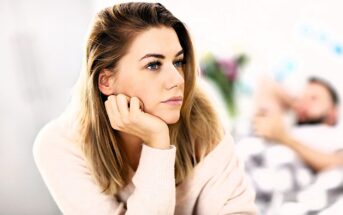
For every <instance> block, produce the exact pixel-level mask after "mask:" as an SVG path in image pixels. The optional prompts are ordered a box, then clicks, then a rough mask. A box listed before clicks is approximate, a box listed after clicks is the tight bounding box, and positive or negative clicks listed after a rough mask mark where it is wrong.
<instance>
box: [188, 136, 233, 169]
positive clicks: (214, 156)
mask: <svg viewBox="0 0 343 215" xmlns="http://www.w3.org/2000/svg"><path fill="white" fill-rule="evenodd" d="M235 159H236V155H235V146H234V140H233V138H232V136H231V134H230V133H229V132H225V133H224V135H223V136H222V138H221V140H220V141H219V142H217V143H216V144H214V145H213V147H212V149H211V150H210V151H209V152H208V153H207V155H206V156H205V157H204V158H203V159H202V160H201V161H200V162H199V163H198V164H197V165H196V166H195V169H194V170H195V171H196V172H197V171H205V172H206V175H211V174H215V172H217V171H221V169H222V168H225V166H227V165H229V164H230V163H232V162H233V161H234V160H235ZM213 167H217V168H213ZM221 167H222V168H221Z"/></svg>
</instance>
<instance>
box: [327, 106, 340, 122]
mask: <svg viewBox="0 0 343 215" xmlns="http://www.w3.org/2000/svg"><path fill="white" fill-rule="evenodd" d="M337 122H338V108H337V107H332V108H330V110H329V112H328V115H327V117H326V123H327V124H328V125H335V124H337Z"/></svg>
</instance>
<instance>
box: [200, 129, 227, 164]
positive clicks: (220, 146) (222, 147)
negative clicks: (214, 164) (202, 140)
mask: <svg viewBox="0 0 343 215" xmlns="http://www.w3.org/2000/svg"><path fill="white" fill-rule="evenodd" d="M233 154H234V140H233V138H232V136H231V134H230V133H229V132H228V131H225V133H224V134H223V135H222V138H221V140H220V141H219V142H217V143H215V144H213V147H212V149H211V151H209V153H208V154H207V155H206V157H205V158H204V160H206V161H208V162H210V161H212V160H216V159H220V157H222V156H224V158H225V157H226V156H228V157H230V156H232V155H233Z"/></svg>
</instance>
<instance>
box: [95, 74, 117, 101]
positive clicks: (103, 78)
mask: <svg viewBox="0 0 343 215" xmlns="http://www.w3.org/2000/svg"><path fill="white" fill-rule="evenodd" d="M98 86H99V90H100V92H101V93H102V94H104V95H106V96H109V95H112V94H113V93H114V73H113V72H112V71H110V70H108V69H103V70H102V71H101V72H100V74H99V78H98Z"/></svg>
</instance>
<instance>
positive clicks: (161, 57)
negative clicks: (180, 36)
mask: <svg viewBox="0 0 343 215" xmlns="http://www.w3.org/2000/svg"><path fill="white" fill-rule="evenodd" d="M181 54H183V50H181V51H179V52H178V53H176V55H175V57H177V56H179V55H181ZM149 57H154V58H160V59H165V58H166V57H165V56H164V55H161V54H154V53H151V54H146V55H144V56H143V57H142V58H141V59H139V61H141V60H143V59H145V58H149Z"/></svg>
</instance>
